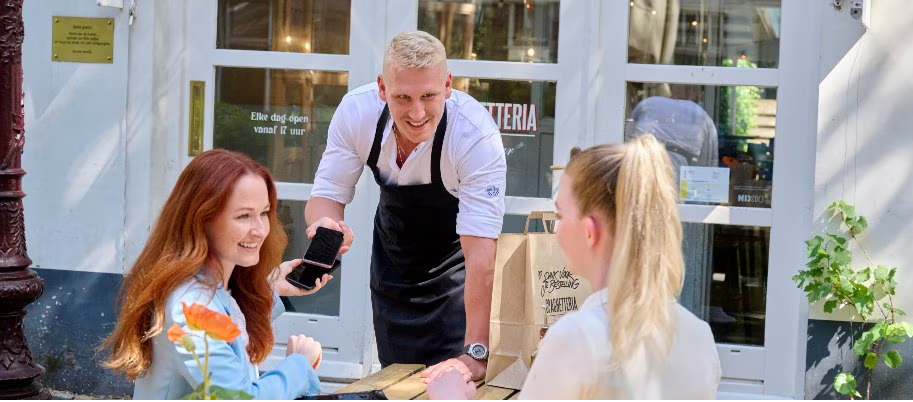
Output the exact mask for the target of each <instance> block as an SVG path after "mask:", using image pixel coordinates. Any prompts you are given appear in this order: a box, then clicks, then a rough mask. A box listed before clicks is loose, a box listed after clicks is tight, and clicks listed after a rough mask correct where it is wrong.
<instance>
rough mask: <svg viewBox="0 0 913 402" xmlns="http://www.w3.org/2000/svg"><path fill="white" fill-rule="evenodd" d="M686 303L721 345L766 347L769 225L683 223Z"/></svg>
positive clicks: (683, 295) (683, 290) (683, 291)
mask: <svg viewBox="0 0 913 402" xmlns="http://www.w3.org/2000/svg"><path fill="white" fill-rule="evenodd" d="M682 228H683V234H684V242H683V243H684V244H683V250H684V254H685V284H684V287H683V288H682V295H681V297H680V298H679V299H680V302H681V304H682V306H684V307H685V308H687V309H688V310H690V311H691V312H692V313H694V314H695V315H696V316H698V317H700V318H701V319H703V320H704V321H707V322H708V323H709V324H710V329H711V330H712V331H713V337H714V339H716V341H717V342H718V343H737V344H748V345H764V323H765V320H766V308H767V264H768V260H769V248H768V247H769V244H770V228H762V227H751V226H730V225H707V224H703V223H684V224H683V227H682Z"/></svg>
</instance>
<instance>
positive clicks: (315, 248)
mask: <svg viewBox="0 0 913 402" xmlns="http://www.w3.org/2000/svg"><path fill="white" fill-rule="evenodd" d="M342 239H343V235H342V232H340V231H338V230H333V229H327V228H325V227H323V226H318V227H317V233H315V234H314V238H313V239H311V244H310V245H308V249H307V251H305V252H304V258H303V260H304V263H305V264H311V265H316V266H318V267H323V268H332V267H333V262H334V261H336V256H337V255H338V254H339V249H340V248H341V247H342Z"/></svg>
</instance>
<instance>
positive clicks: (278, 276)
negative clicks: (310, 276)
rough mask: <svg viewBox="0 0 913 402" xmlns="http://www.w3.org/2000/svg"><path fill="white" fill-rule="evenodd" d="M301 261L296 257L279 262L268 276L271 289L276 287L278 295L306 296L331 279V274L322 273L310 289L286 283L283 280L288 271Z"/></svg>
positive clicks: (315, 291)
mask: <svg viewBox="0 0 913 402" xmlns="http://www.w3.org/2000/svg"><path fill="white" fill-rule="evenodd" d="M301 263H302V261H301V259H300V258H296V259H294V260H291V261H286V262H283V263H282V264H279V269H277V270H274V271H273V272H274V274H273V275H272V276H271V277H270V284H271V285H272V286H273V289H276V293H279V296H307V295H310V294H314V293H317V291H318V290H320V288H322V287H323V286H324V285H326V284H327V282H329V281H330V280H331V279H333V275H329V274H324V275H323V278H318V279H317V282H316V283H315V284H314V288H313V289H311V290H307V289H302V288H299V287H297V286H295V285H292V284H291V283H288V281H287V280H285V276H286V275H288V273H289V272H292V270H293V269H295V267H297V266H299V265H301Z"/></svg>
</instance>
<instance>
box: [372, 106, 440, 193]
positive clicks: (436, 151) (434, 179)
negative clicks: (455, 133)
mask: <svg viewBox="0 0 913 402" xmlns="http://www.w3.org/2000/svg"><path fill="white" fill-rule="evenodd" d="M388 118H390V107H389V106H388V105H386V104H384V110H383V111H382V112H381V113H380V118H378V119H377V128H376V129H375V130H374V143H373V145H371V153H369V154H368V162H367V163H366V165H368V167H369V168H371V172H372V173H374V180H376V181H377V183H378V184H380V183H382V181H381V180H380V170H379V169H378V168H377V160H378V159H380V142H381V139H382V138H383V136H384V129H386V128H387V119H388ZM446 133H447V104H446V103H445V104H444V115H443V116H441V121H440V123H438V125H437V129H436V130H435V132H434V142H433V143H432V144H431V183H433V184H440V185H441V186H443V185H444V179H442V178H441V150H442V149H443V148H444V135H446Z"/></svg>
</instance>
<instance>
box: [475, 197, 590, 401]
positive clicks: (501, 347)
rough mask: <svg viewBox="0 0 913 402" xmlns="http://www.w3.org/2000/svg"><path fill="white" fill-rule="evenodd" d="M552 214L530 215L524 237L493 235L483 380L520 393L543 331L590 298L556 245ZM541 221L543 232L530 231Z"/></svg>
mask: <svg viewBox="0 0 913 402" xmlns="http://www.w3.org/2000/svg"><path fill="white" fill-rule="evenodd" d="M556 218H557V217H556V215H555V213H553V212H532V213H530V215H529V217H527V219H526V228H525V229H524V233H503V234H501V235H500V236H499V237H498V250H497V257H496V259H495V274H494V284H493V286H492V292H493V293H492V303H491V332H490V334H489V341H490V344H489V358H488V372H487V375H486V377H485V382H486V383H487V384H489V385H494V386H498V387H504V388H512V389H520V387H521V386H523V382H524V381H525V380H526V374H527V373H528V372H529V367H530V364H531V357H532V355H533V352H534V351H535V350H536V348H537V346H538V344H539V334H540V330H541V329H542V328H543V327H547V326H548V325H551V324H553V323H554V322H555V320H557V319H558V318H560V317H561V316H563V315H564V314H566V313H568V312H571V311H574V310H577V308H578V307H579V306H580V305H581V304H583V301H584V299H586V297H587V296H588V295H589V294H590V285H589V283H588V282H587V281H586V279H584V278H582V277H579V276H577V275H573V274H571V273H570V272H569V271H568V269H567V260H566V259H565V257H564V253H563V252H562V251H561V248H560V247H559V246H558V242H557V239H556V238H555V234H554V228H555V221H556ZM536 220H541V221H542V224H543V227H544V228H545V230H546V232H544V233H529V224H530V222H531V221H536Z"/></svg>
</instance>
